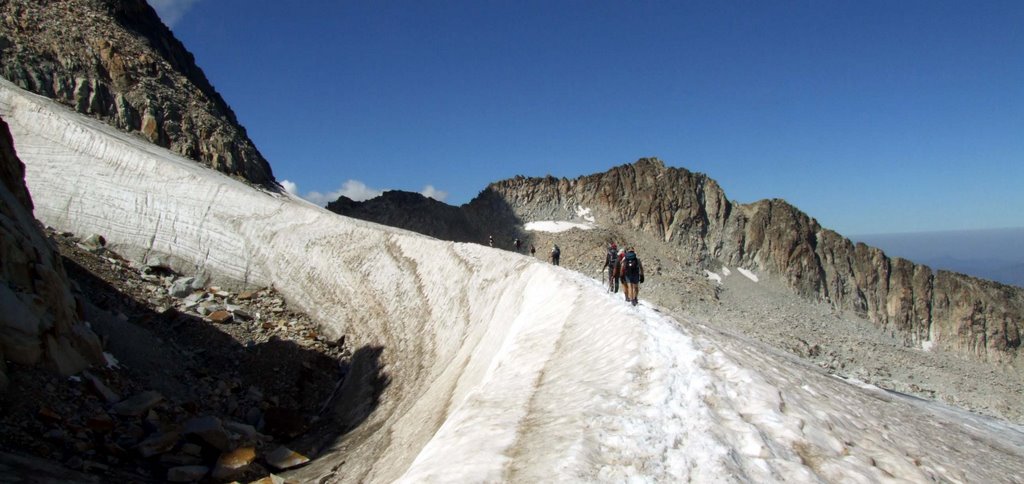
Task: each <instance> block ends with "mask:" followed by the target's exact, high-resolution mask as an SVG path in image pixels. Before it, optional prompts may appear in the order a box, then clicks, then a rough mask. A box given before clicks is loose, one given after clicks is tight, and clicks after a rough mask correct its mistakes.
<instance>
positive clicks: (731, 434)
mask: <svg viewBox="0 0 1024 484" xmlns="http://www.w3.org/2000/svg"><path fill="white" fill-rule="evenodd" d="M0 115H2V116H3V117H4V119H5V120H6V121H7V122H8V123H9V124H10V126H11V130H12V133H13V135H14V139H15V145H16V148H17V149H18V152H19V155H20V156H21V158H22V160H23V161H24V162H25V163H26V165H27V172H28V174H27V181H28V185H29V187H30V190H31V192H32V196H33V199H34V201H35V205H36V216H37V217H38V218H39V219H41V220H42V221H43V222H44V223H46V224H49V225H52V226H55V227H57V228H59V229H61V230H68V231H72V232H75V233H79V234H89V233H98V234H102V235H104V236H105V237H106V238H107V240H108V241H109V243H110V244H112V245H115V246H116V247H117V248H118V249H119V250H122V251H123V252H125V253H126V254H129V255H131V256H133V257H135V258H139V259H141V258H146V257H157V256H160V257H168V256H169V257H170V258H171V260H172V261H174V262H175V264H177V265H178V267H179V270H180V269H186V270H192V271H208V272H210V273H213V274H215V275H217V276H219V277H222V278H228V279H232V280H235V281H236V282H237V281H241V282H245V283H249V284H254V285H261V286H264V285H273V286H274V287H276V288H277V289H278V290H279V291H280V292H281V293H282V294H283V295H285V297H287V299H288V300H289V301H290V302H291V303H292V304H294V305H296V306H298V307H300V308H302V309H304V310H306V311H307V312H309V313H310V314H311V315H312V316H313V317H315V318H316V319H317V320H318V321H320V322H321V323H322V324H323V325H324V328H325V329H324V330H325V331H327V332H329V333H331V332H332V333H336V334H346V335H348V337H349V339H350V341H354V342H355V344H356V345H379V346H380V347H383V356H382V358H383V359H384V363H385V366H384V369H385V371H386V372H387V375H388V376H389V377H390V379H391V383H390V385H389V386H387V388H386V389H384V391H383V394H382V395H381V396H380V401H379V405H378V406H377V407H376V409H375V410H374V411H373V413H372V414H371V415H370V417H369V418H368V419H367V420H366V421H365V422H363V423H362V425H360V426H359V427H358V428H356V429H355V430H354V431H352V432H350V433H348V434H347V435H345V436H344V437H342V438H341V439H340V440H339V441H338V442H336V443H334V444H333V445H332V446H330V447H329V448H328V449H326V452H325V453H324V454H322V455H320V456H318V457H317V458H316V459H314V460H313V461H312V462H311V463H310V464H309V465H308V466H306V467H305V468H303V469H301V470H299V471H298V472H297V473H296V474H293V475H291V477H293V478H295V479H297V480H300V481H304V482H306V481H319V480H320V478H321V477H324V476H328V479H327V480H328V481H334V480H340V481H351V482H356V481H365V482H388V481H393V480H400V481H402V482H424V481H427V482H431V481H443V482H467V481H470V482H481V481H516V482H551V481H603V482H627V481H628V482H651V481H661V482H685V481H694V482H822V481H824V482H896V481H900V482H934V481H945V482H1020V481H1021V480H1024V471H1022V467H1021V462H1024V429H1021V428H1020V427H1018V426H1014V425H1011V424H1007V423H1005V422H1000V421H995V420H991V419H985V418H982V417H978V416H975V415H971V414H967V413H964V412H958V411H955V410H951V409H949V408H946V407H944V406H941V405H938V404H935V403H929V402H925V401H922V400H918V399H913V398H909V397H904V396H901V395H898V394H893V393H889V392H886V391H884V390H880V389H877V388H874V387H870V386H867V387H865V386H858V385H853V384H851V383H850V382H847V381H844V380H840V379H837V378H834V377H831V376H829V375H827V374H824V373H822V372H821V371H819V370H817V369H816V368H814V367H810V366H808V365H805V364H804V363H802V362H800V361H799V360H796V359H795V358H793V357H791V356H789V355H785V354H778V353H776V352H774V351H771V350H769V349H766V348H764V347H761V346H752V345H751V344H750V343H749V342H743V341H739V340H736V339H733V338H730V337H727V336H724V335H722V334H720V333H718V332H716V331H714V330H712V329H709V328H706V327H705V326H703V325H702V324H700V322H698V321H676V320H673V319H670V318H668V317H665V316H664V315H662V314H661V313H660V312H658V310H657V309H656V308H653V307H650V306H649V305H647V304H643V305H640V306H638V307H632V306H628V305H626V304H624V302H623V301H621V300H620V299H619V298H617V297H615V295H610V294H608V293H607V291H606V290H605V289H604V287H603V286H602V285H601V284H600V283H599V282H597V281H595V280H593V279H590V278H588V277H586V276H583V275H581V274H579V273H575V272H572V271H569V270H566V269H564V268H559V267H554V266H551V265H550V264H545V263H541V262H537V261H536V260H534V259H532V258H528V257H523V256H520V255H517V254H512V253H510V252H508V251H502V250H494V249H489V248H486V247H483V246H479V245H473V244H455V243H449V242H442V241H438V240H434V239H429V238H426V237H422V236H418V235H416V234H412V233H409V232H405V231H401V230H396V229H390V228H385V227H381V226H377V225H374V224H370V223H366V222H361V221H357V220H353V219H348V218H344V217H340V216H337V215H335V214H332V213H330V212H328V211H326V210H324V209H321V208H318V207H315V206H312V205H310V204H308V203H305V202H302V201H300V200H297V199H294V198H292V197H290V196H288V195H281V194H271V193H266V192H261V191H258V190H255V189H253V188H250V187H248V186H246V185H244V184H242V183H240V182H238V181H235V180H232V179H230V178H227V177H225V176H223V175H221V174H219V173H216V172H213V171H211V170H208V169H206V168H203V167H201V166H199V165H198V164H195V163H193V162H190V161H188V160H185V159H182V158H179V157H177V156H175V155H173V154H171V153H169V152H168V151H166V150H162V149H160V148H157V147H154V146H152V145H150V144H148V143H146V142H144V141H142V140H140V139H137V138H135V137H132V136H129V135H126V134H123V133H120V132H117V131H115V130H112V129H110V128H108V127H106V126H105V125H102V124H100V123H98V122H95V121H92V120H90V119H87V118H84V117H81V116H79V115H77V114H74V113H72V112H70V111H67V110H65V109H64V108H62V107H60V106H57V105H55V104H53V103H51V102H49V101H47V100H44V99H42V98H38V97H36V96H33V95H29V94H26V93H24V92H23V91H21V90H19V89H17V88H15V87H13V86H11V85H10V84H9V83H6V81H3V82H0ZM741 271H742V270H741ZM748 277H749V276H748ZM755 280H756V279H755ZM348 396H349V395H341V396H340V397H339V399H338V400H339V402H344V401H345V399H346V398H347V397H348Z"/></svg>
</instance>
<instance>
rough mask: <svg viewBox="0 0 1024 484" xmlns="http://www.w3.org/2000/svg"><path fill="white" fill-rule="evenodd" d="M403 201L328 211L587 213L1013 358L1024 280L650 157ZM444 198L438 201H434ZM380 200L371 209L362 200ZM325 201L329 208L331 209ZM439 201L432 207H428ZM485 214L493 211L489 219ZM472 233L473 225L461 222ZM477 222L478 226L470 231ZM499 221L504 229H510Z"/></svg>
mask: <svg viewBox="0 0 1024 484" xmlns="http://www.w3.org/2000/svg"><path fill="white" fill-rule="evenodd" d="M400 202H402V200H395V199H392V200H391V201H390V203H388V204H384V203H383V202H379V201H375V200H370V201H367V202H363V205H361V206H349V207H348V209H347V210H336V211H338V212H339V213H342V214H344V215H350V216H355V217H358V218H364V219H366V220H371V221H375V222H380V223H385V224H389V225H395V226H399V227H403V228H408V229H410V230H416V231H420V232H423V233H429V234H430V235H434V236H437V237H441V238H449V239H452V238H453V237H451V236H450V234H446V233H445V232H444V231H436V230H435V231H434V232H430V231H429V227H428V228H426V229H425V228H424V227H423V226H422V225H423V224H413V223H409V220H413V219H415V220H434V219H437V218H438V216H437V215H435V214H437V213H442V212H443V213H445V214H446V215H445V216H444V217H443V218H451V219H457V220H460V221H461V220H465V221H466V222H468V223H470V224H473V223H477V222H478V221H487V220H491V219H494V218H497V219H498V220H500V222H501V223H498V224H492V225H491V226H489V228H488V230H491V231H497V230H501V228H500V227H501V226H502V225H503V224H509V223H513V224H515V223H520V224H521V223H522V222H520V221H531V220H577V219H581V218H582V217H583V216H584V215H583V214H586V216H587V217H593V222H594V223H596V224H597V225H599V226H604V227H617V228H620V229H626V230H630V231H632V232H634V233H636V234H642V235H643V236H645V237H646V238H647V239H649V240H651V241H653V242H652V243H664V244H667V245H669V246H671V247H672V248H673V250H674V251H677V253H679V254H680V258H681V259H682V260H683V261H689V263H691V264H692V265H695V266H697V267H700V268H715V267H716V266H718V265H727V266H734V267H736V266H739V267H749V268H756V269H759V270H762V271H766V272H768V273H769V274H772V275H773V276H774V277H776V278H779V279H781V280H783V281H784V282H785V283H786V284H787V285H789V286H790V287H792V288H793V290H794V291H795V292H796V293H797V294H799V295H801V296H803V297H807V298H812V299H818V300H822V301H827V302H829V303H830V304H832V305H833V306H834V307H836V308H839V309H850V310H853V311H856V312H857V313H859V314H861V315H862V316H864V317H866V318H868V319H870V320H871V321H872V322H874V323H875V324H876V325H878V326H880V327H882V328H883V329H885V330H886V331H887V332H889V333H891V334H892V335H894V336H895V337H897V338H900V339H902V340H903V341H904V342H905V343H906V344H921V343H923V342H926V341H927V342H931V343H932V344H935V345H937V346H938V347H939V348H942V349H946V350H950V351H954V352H957V353H960V354H964V355H970V356H972V357H978V358H980V359H984V360H989V361H996V362H1001V361H1006V360H1016V358H1017V355H1018V354H1019V348H1020V345H1021V335H1022V332H1024V290H1021V289H1020V288H1015V287H1011V286H1006V285H1003V284H999V283H996V282H991V281H985V280H981V279H976V278H973V277H970V276H965V275H962V274H955V273H951V272H946V271H938V272H937V273H933V271H932V270H931V269H930V268H929V267H927V266H923V265H920V264H914V263H912V262H910V261H907V260H904V259H899V258H890V257H887V256H886V255H885V253H883V252H882V251H881V250H879V249H877V248H873V247H868V246H867V245H864V244H854V243H853V242H851V241H850V240H849V239H847V238H845V237H843V236H841V235H839V234H838V233H836V232H834V231H832V230H828V229H826V228H823V227H821V225H819V224H818V222H817V221H816V220H814V219H813V218H811V217H809V216H808V215H807V214H805V213H803V212H801V211H800V210H798V209H797V208H796V207H793V206H792V205H790V204H789V203H787V202H786V201H785V200H780V199H773V200H761V201H758V202H754V203H750V204H738V203H734V202H731V201H729V200H728V198H727V197H726V195H725V192H724V191H723V190H722V189H721V187H720V186H719V185H718V183H717V182H715V181H714V180H713V179H711V178H709V177H707V176H706V175H704V174H701V173H693V172H690V171H688V170H685V169H681V168H670V167H666V166H665V164H664V163H663V162H662V161H660V160H657V159H641V160H639V161H637V162H635V163H633V164H628V165H622V166H617V167H614V168H612V169H611V170H609V171H607V172H604V173H598V174H594V175H588V176H583V177H579V178H576V179H571V180H570V179H566V178H561V179H557V178H554V177H550V176H549V177H544V178H525V177H521V176H520V177H515V178H512V179H508V180H504V181H500V182H496V183H492V184H491V185H490V186H488V187H487V188H486V189H485V190H484V191H483V192H481V194H480V196H478V197H477V198H476V199H474V200H473V201H471V202H470V203H469V204H466V205H463V206H462V207H460V209H459V210H461V212H462V214H461V217H462V218H459V217H460V215H459V214H457V213H456V212H454V211H453V210H454V207H449V206H444V207H442V208H436V207H431V210H417V211H416V215H415V217H413V216H408V217H405V218H406V219H409V220H405V219H403V218H401V217H399V216H396V215H395V213H402V212H408V211H409V205H408V204H403V203H400ZM439 205H443V204H439ZM370 206H372V207H378V208H377V209H375V210H373V211H368V210H363V209H362V208H361V207H370ZM329 208H330V207H329ZM435 208H436V209H435ZM492 211H493V212H492ZM488 213H494V214H499V215H500V216H497V215H496V216H495V217H488V215H487V214H488ZM462 230H464V231H466V232H472V230H473V229H472V228H466V229H462ZM478 230H479V229H478ZM506 230H507V229H506Z"/></svg>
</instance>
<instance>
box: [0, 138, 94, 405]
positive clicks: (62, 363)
mask: <svg viewBox="0 0 1024 484" xmlns="http://www.w3.org/2000/svg"><path fill="white" fill-rule="evenodd" d="M0 185H2V186H0V202H2V203H0V307H2V308H3V311H0V390H3V388H4V387H6V386H7V377H6V370H7V369H6V368H5V363H4V361H5V360H8V361H12V362H14V363H17V364H22V365H34V364H38V363H44V364H47V365H49V366H51V367H53V368H54V369H55V370H57V371H59V372H60V373H61V374H64V375H70V374H73V373H76V372H78V371H80V370H82V369H84V368H85V367H87V366H88V365H89V364H90V363H100V362H102V361H103V355H102V353H101V349H100V344H99V339H98V338H97V337H96V335H95V334H94V333H93V332H92V330H90V329H89V328H88V327H87V326H86V325H85V324H83V323H82V322H80V321H79V317H78V311H77V308H78V306H77V304H76V301H75V299H74V297H73V296H72V295H71V292H70V290H69V288H68V282H67V276H66V274H65V272H64V266H63V265H62V263H61V259H60V255H59V254H57V252H56V250H55V249H54V247H53V246H52V244H51V243H50V242H49V241H48V240H47V238H46V237H45V236H44V235H43V233H42V231H41V230H40V227H39V225H38V223H37V222H36V221H35V219H33V218H32V200H31V198H30V197H29V193H28V189H27V188H26V187H25V167H24V165H22V163H21V161H20V160H19V159H18V158H17V155H16V153H15V152H14V149H13V143H12V141H11V134H10V132H9V131H8V129H7V124H6V123H5V122H4V121H3V120H2V119H0Z"/></svg>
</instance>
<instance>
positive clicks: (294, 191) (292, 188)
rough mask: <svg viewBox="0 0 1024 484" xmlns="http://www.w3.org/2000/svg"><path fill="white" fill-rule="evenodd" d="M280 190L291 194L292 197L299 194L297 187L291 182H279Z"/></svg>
mask: <svg viewBox="0 0 1024 484" xmlns="http://www.w3.org/2000/svg"><path fill="white" fill-rule="evenodd" d="M281 188H284V191H286V192H288V193H291V194H292V195H298V194H299V186H298V185H296V184H295V182H293V181H288V180H281Z"/></svg>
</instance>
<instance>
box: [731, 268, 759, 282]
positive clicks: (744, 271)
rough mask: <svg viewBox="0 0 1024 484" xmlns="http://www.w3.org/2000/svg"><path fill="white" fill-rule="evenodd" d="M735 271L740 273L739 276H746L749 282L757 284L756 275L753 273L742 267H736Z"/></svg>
mask: <svg viewBox="0 0 1024 484" xmlns="http://www.w3.org/2000/svg"><path fill="white" fill-rule="evenodd" d="M736 270H738V271H740V274H743V275H744V276H746V277H747V279H750V280H751V281H754V282H757V275H756V274H754V273H753V272H751V271H749V270H747V269H744V268H742V267H737V268H736Z"/></svg>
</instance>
